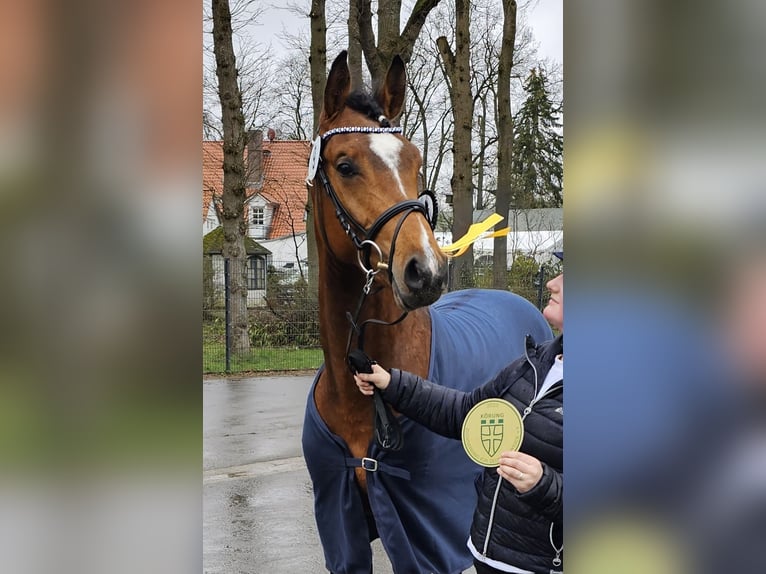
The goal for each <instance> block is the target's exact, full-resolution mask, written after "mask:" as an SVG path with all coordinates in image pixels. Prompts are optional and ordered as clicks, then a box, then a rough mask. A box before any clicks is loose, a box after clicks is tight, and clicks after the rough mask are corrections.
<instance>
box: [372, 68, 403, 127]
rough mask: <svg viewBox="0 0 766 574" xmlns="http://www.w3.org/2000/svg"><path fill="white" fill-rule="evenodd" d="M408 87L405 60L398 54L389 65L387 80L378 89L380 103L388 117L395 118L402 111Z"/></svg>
mask: <svg viewBox="0 0 766 574" xmlns="http://www.w3.org/2000/svg"><path fill="white" fill-rule="evenodd" d="M406 89H407V73H406V72H405V71H404V60H402V58H401V57H400V56H398V55H397V56H394V60H393V61H392V62H391V65H390V66H389V67H388V72H386V80H385V81H384V82H383V86H382V87H381V89H380V90H379V91H378V103H379V104H380V105H381V107H382V108H383V112H384V113H385V114H386V117H387V118H389V119H393V118H395V117H396V116H398V115H399V114H400V113H401V112H402V106H404V93H405V90H406Z"/></svg>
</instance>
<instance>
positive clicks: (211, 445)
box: [203, 376, 474, 574]
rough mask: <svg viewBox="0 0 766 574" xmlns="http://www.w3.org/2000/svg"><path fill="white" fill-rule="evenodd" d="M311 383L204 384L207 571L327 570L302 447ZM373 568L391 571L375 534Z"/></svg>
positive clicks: (287, 379) (284, 573)
mask: <svg viewBox="0 0 766 574" xmlns="http://www.w3.org/2000/svg"><path fill="white" fill-rule="evenodd" d="M311 381H312V376H277V377H258V378H246V379H206V380H205V381H204V382H203V405H204V417H203V418H204V422H203V433H204V443H203V449H204V456H203V465H204V475H203V497H204V499H203V567H204V572H205V573H206V574H233V573H237V574H239V573H243V574H296V573H310V574H322V573H324V572H327V571H326V569H325V568H324V556H323V554H322V548H321V546H320V543H319V536H318V534H317V531H316V523H315V521H314V514H313V495H312V491H311V481H310V480H309V475H308V472H307V470H306V465H305V462H304V460H303V456H302V453H301V430H302V426H303V413H304V410H305V405H306V397H307V394H308V389H309V387H310V385H311ZM373 569H374V572H375V574H393V571H392V569H391V566H390V564H389V562H388V558H387V557H386V554H385V552H384V551H383V547H382V545H381V544H380V541H377V540H376V541H375V542H374V543H373ZM473 572H474V570H473V569H470V570H467V571H466V573H473Z"/></svg>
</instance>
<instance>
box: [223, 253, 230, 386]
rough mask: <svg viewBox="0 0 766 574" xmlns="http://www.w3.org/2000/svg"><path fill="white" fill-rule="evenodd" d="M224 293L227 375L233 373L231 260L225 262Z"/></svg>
mask: <svg viewBox="0 0 766 574" xmlns="http://www.w3.org/2000/svg"><path fill="white" fill-rule="evenodd" d="M223 292H224V306H225V309H226V313H225V322H226V330H225V331H226V373H227V374H229V373H231V342H230V341H231V320H230V317H229V259H228V258H227V259H224V260H223Z"/></svg>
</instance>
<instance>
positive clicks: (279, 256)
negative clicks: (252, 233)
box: [258, 233, 308, 269]
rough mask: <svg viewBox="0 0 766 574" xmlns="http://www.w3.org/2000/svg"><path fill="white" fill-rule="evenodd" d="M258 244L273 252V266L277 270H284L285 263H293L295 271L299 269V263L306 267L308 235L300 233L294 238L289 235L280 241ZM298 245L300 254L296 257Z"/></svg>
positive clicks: (269, 240) (272, 240)
mask: <svg viewBox="0 0 766 574" xmlns="http://www.w3.org/2000/svg"><path fill="white" fill-rule="evenodd" d="M258 244H259V245H261V246H263V247H265V248H266V249H268V250H269V251H271V264H272V265H274V267H276V268H278V269H279V268H284V265H285V263H292V264H293V269H298V263H300V264H302V265H305V262H306V260H307V259H308V248H307V243H306V234H305V233H298V234H296V235H295V237H293V236H292V235H288V236H287V237H282V238H280V239H268V240H261V241H258ZM296 244H297V247H298V252H297V256H296V251H295V249H296Z"/></svg>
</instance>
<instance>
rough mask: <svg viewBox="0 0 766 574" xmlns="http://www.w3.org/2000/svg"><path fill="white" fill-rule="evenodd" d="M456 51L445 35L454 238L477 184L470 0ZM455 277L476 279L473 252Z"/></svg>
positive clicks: (460, 3)
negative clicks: (474, 174)
mask: <svg viewBox="0 0 766 574" xmlns="http://www.w3.org/2000/svg"><path fill="white" fill-rule="evenodd" d="M455 14H456V18H455V51H454V52H453V51H452V48H451V47H450V45H449V41H448V40H447V38H446V37H445V36H440V37H439V38H438V39H437V40H436V43H437V46H438V47H439V53H440V54H441V56H442V61H443V63H444V68H445V70H446V71H447V76H448V80H449V94H450V100H451V101H452V112H453V114H454V135H453V148H452V179H451V181H450V183H451V187H452V198H453V205H452V209H453V216H454V222H453V224H452V237H453V238H457V237H461V236H462V235H464V234H465V233H466V231H468V228H469V227H470V225H471V223H473V182H472V179H473V178H472V170H471V165H472V161H471V160H472V157H471V131H472V130H471V127H472V122H473V97H472V94H471V70H470V48H471V43H470V40H471V36H470V0H455ZM454 271H455V276H456V277H457V278H458V280H460V281H461V282H463V281H469V280H470V278H471V277H472V276H473V249H472V248H470V249H468V251H467V252H466V253H465V254H464V255H463V256H462V257H460V258H458V259H457V260H456V264H455V267H454Z"/></svg>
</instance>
